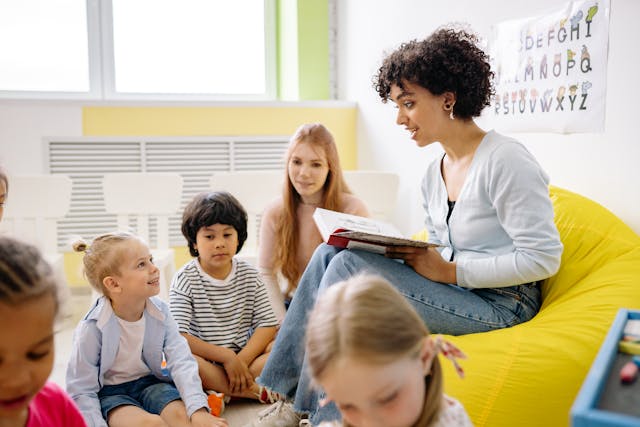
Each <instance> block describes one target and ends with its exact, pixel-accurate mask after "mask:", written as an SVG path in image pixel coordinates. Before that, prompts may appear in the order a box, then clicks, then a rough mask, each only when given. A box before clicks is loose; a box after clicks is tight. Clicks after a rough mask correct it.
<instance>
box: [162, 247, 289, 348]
mask: <svg viewBox="0 0 640 427" xmlns="http://www.w3.org/2000/svg"><path fill="white" fill-rule="evenodd" d="M169 300H170V305H171V315H172V316H173V317H174V319H175V320H176V322H177V323H178V328H179V329H180V332H181V333H187V334H189V335H193V336H195V337H197V338H200V339H201V340H203V341H205V342H207V343H210V344H215V345H219V346H221V347H226V348H229V349H231V350H233V351H235V352H238V351H240V350H242V348H244V346H245V345H246V343H247V341H248V340H249V337H250V334H251V333H252V332H253V331H255V329H256V328H260V327H272V326H277V324H278V321H277V320H276V317H275V314H274V313H273V308H272V307H271V303H270V301H269V297H268V294H267V289H266V288H265V286H264V284H263V283H262V280H261V279H260V277H259V274H258V271H257V270H256V269H255V268H254V267H252V266H251V265H250V264H249V263H247V262H246V261H242V260H237V259H236V258H233V267H232V268H231V272H230V273H229V275H228V276H227V277H226V278H225V279H224V280H218V279H215V278H213V277H211V276H210V275H208V274H207V273H206V272H205V271H204V270H203V269H202V267H201V266H200V263H199V262H198V260H197V258H196V259H193V260H192V261H190V262H188V263H187V264H185V265H184V266H183V267H182V268H181V269H180V270H179V271H178V272H177V273H176V274H175V276H174V277H173V280H172V282H171V292H170V296H169Z"/></svg>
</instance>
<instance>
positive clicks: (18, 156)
mask: <svg viewBox="0 0 640 427" xmlns="http://www.w3.org/2000/svg"><path fill="white" fill-rule="evenodd" d="M60 135H64V136H80V135H82V108H81V107H80V105H79V104H76V103H72V102H68V103H66V102H53V101H51V102H49V101H42V102H29V101H4V102H0V164H2V166H3V167H4V168H5V169H7V171H8V173H9V175H29V174H39V173H46V172H47V170H46V158H45V156H46V152H45V149H44V148H45V145H44V140H43V138H44V137H47V136H60Z"/></svg>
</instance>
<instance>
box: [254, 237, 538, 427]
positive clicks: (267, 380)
mask: <svg viewBox="0 0 640 427" xmlns="http://www.w3.org/2000/svg"><path fill="white" fill-rule="evenodd" d="M365 272H366V273H372V274H378V275H381V276H383V277H385V278H386V279H387V280H388V281H389V282H391V283H392V284H393V285H394V286H395V287H396V289H398V290H399V291H400V293H402V294H403V295H404V296H405V297H406V298H407V300H408V301H409V302H410V303H411V304H412V305H413V307H414V308H415V309H416V311H417V312H418V314H419V315H420V316H421V317H422V319H424V321H425V323H426V324H427V326H428V327H429V329H430V331H431V332H433V333H442V334H451V335H462V334H470V333H475V332H484V331H490V330H493V329H500V328H505V327H509V326H514V325H516V324H518V323H521V322H524V321H527V320H529V319H531V318H532V317H533V316H534V315H535V314H536V313H537V312H538V309H539V308H540V290H539V289H538V287H537V286H536V285H518V286H512V287H507V288H491V289H465V288H461V287H459V286H456V285H447V284H442V283H436V282H432V281H431V280H429V279H426V278H424V277H423V276H420V275H419V274H418V273H416V272H415V271H414V270H413V269H412V268H411V267H409V266H406V265H404V264H403V263H402V262H398V261H397V260H392V259H389V258H385V257H384V256H381V255H378V254H373V253H370V252H365V251H359V250H352V249H349V250H340V249H337V248H335V247H333V246H329V245H326V244H322V245H320V246H318V248H317V249H316V251H315V252H314V254H313V256H312V257H311V260H310V261H309V264H308V265H307V268H306V270H305V271H304V273H303V275H302V277H301V278H300V282H299V283H298V289H297V290H296V293H295V295H294V297H293V300H292V301H291V305H290V306H289V309H288V310H287V314H286V316H285V318H284V321H283V322H282V326H281V327H280V330H279V331H278V335H277V337H276V341H275V343H274V346H273V349H272V350H271V354H270V355H269V359H268V360H267V363H266V365H265V367H264V369H263V370H262V373H261V375H260V377H259V378H258V382H259V383H260V384H262V385H264V386H266V387H268V388H270V389H272V390H273V391H276V392H278V393H281V394H284V395H286V396H287V397H289V398H293V400H294V409H295V410H296V412H301V413H308V414H309V418H310V420H311V422H312V424H314V425H315V424H317V423H319V422H322V421H329V420H337V419H340V418H341V416H340V413H339V411H338V409H337V407H336V406H335V405H334V404H333V403H330V404H328V405H325V406H323V407H319V404H318V403H319V401H320V399H321V398H322V397H323V396H322V392H321V390H318V389H317V388H314V387H313V386H312V385H311V381H310V377H309V370H308V366H307V360H306V357H305V352H304V334H305V328H306V324H307V316H308V313H309V311H310V310H311V309H312V308H313V306H314V304H315V302H316V299H317V296H318V294H319V293H321V292H322V291H323V290H324V289H326V288H327V287H329V286H331V285H333V284H335V283H337V282H340V281H343V280H345V279H348V278H349V277H351V276H354V275H356V274H358V273H365Z"/></svg>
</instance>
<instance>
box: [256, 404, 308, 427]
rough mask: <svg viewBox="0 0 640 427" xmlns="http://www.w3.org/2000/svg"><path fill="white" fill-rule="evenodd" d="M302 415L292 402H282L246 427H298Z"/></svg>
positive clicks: (260, 413) (271, 407) (262, 412)
mask: <svg viewBox="0 0 640 427" xmlns="http://www.w3.org/2000/svg"><path fill="white" fill-rule="evenodd" d="M299 422H300V415H298V414H297V413H296V411H294V410H293V404H292V403H291V402H285V401H284V400H280V401H278V402H276V403H274V404H273V405H271V406H269V407H268V408H267V409H265V410H264V411H261V412H259V413H258V419H257V420H255V421H253V422H252V423H250V424H247V425H245V427H298V423H299Z"/></svg>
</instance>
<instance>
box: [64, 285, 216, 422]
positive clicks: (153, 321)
mask: <svg viewBox="0 0 640 427" xmlns="http://www.w3.org/2000/svg"><path fill="white" fill-rule="evenodd" d="M143 316H145V325H146V326H145V331H144V342H143V344H142V360H143V362H144V363H145V364H146V365H147V366H148V367H149V369H151V373H152V374H153V375H155V376H156V377H157V378H159V379H161V380H163V381H173V382H174V383H175V385H176V387H177V388H178V391H179V392H180V397H181V398H182V401H183V402H184V404H185V406H186V408H187V414H188V415H189V416H191V415H192V414H193V413H194V412H195V411H197V410H198V409H200V408H207V410H208V408H209V406H208V405H207V397H206V395H205V393H204V392H203V390H202V382H201V381H200V377H199V376H198V364H197V362H196V360H195V359H194V358H193V356H192V355H191V350H190V349H189V345H188V344H187V340H186V339H185V338H184V337H183V336H182V335H180V334H179V332H178V326H177V325H176V323H175V321H174V320H173V318H172V317H171V314H170V312H169V306H168V305H167V303H165V302H164V301H162V300H161V299H160V298H157V297H153V298H150V299H148V300H147V304H146V307H145V310H144V313H143ZM119 342H120V325H119V323H118V319H117V318H116V315H115V313H114V312H113V309H112V307H111V303H110V301H109V300H108V299H107V298H106V297H104V296H103V297H100V298H99V299H98V300H97V301H96V303H95V304H94V306H93V307H92V308H91V309H90V310H89V312H88V313H87V315H86V316H85V317H84V319H83V320H81V321H80V323H79V324H78V327H77V328H76V330H75V332H74V336H73V350H72V353H71V358H70V360H69V365H68V367H67V379H66V381H67V392H68V393H69V394H70V395H71V397H72V398H73V400H74V401H75V402H76V404H77V405H78V407H79V408H80V410H81V411H82V415H83V416H84V418H85V421H86V422H87V425H88V426H90V427H93V426H100V427H102V426H107V423H106V421H105V420H104V418H103V417H102V413H101V410H100V400H99V399H98V392H99V391H100V390H101V389H102V387H103V385H104V374H105V372H107V371H108V370H109V369H110V368H111V367H112V366H113V362H114V360H115V358H116V353H117V351H118V344H119ZM163 353H164V355H165V358H166V361H167V370H168V372H169V374H168V376H165V375H164V374H163V371H162V366H161V364H162V355H163Z"/></svg>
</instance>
